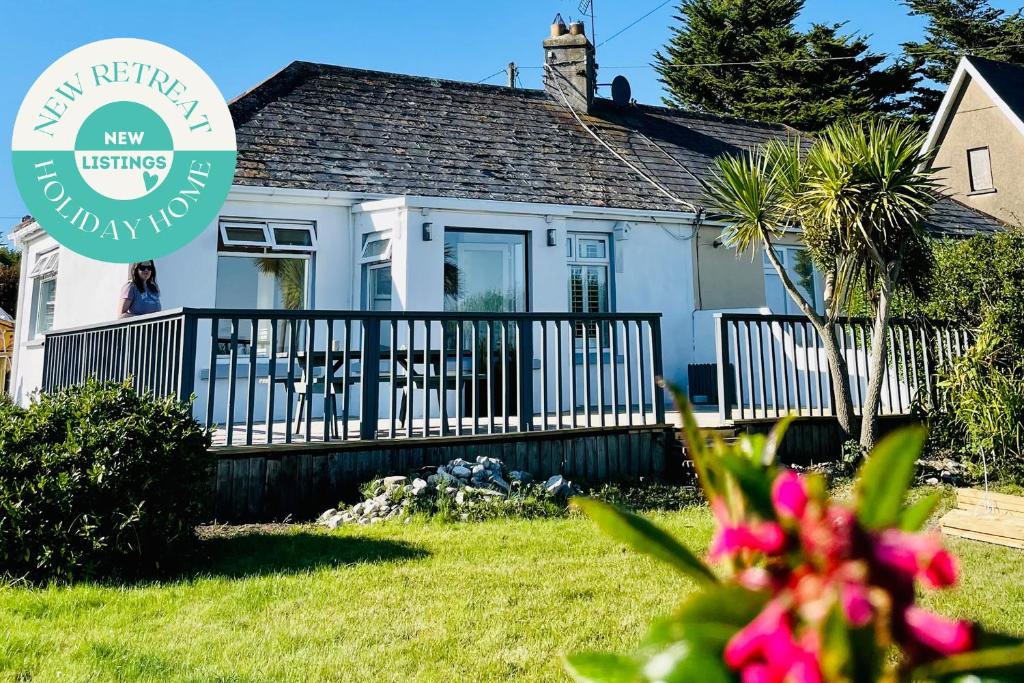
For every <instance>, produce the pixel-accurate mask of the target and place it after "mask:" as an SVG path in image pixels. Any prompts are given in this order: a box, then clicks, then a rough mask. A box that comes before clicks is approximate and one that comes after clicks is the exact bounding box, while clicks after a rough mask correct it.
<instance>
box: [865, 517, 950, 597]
mask: <svg viewBox="0 0 1024 683" xmlns="http://www.w3.org/2000/svg"><path fill="white" fill-rule="evenodd" d="M874 556H875V559H876V560H877V561H878V562H879V563H880V564H883V565H885V566H886V567H888V568H889V569H893V570H895V571H898V572H901V573H903V574H906V575H908V576H912V577H916V578H918V579H920V580H921V583H922V584H924V585H925V586H927V587H928V588H946V587H947V586H952V585H954V584H956V580H957V574H958V571H957V563H956V559H955V558H954V557H953V556H952V555H951V554H950V553H949V552H948V551H946V550H945V549H944V548H943V547H942V543H941V541H940V540H939V538H937V537H936V536H932V535H925V534H910V533H907V532H905V531H900V530H899V529H886V530H885V531H883V532H881V533H880V534H878V536H877V537H876V540H875V544H874Z"/></svg>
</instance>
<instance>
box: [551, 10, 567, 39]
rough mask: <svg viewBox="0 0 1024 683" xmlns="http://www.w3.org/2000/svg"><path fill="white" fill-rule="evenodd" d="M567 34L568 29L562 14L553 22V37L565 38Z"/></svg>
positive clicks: (556, 16) (557, 15)
mask: <svg viewBox="0 0 1024 683" xmlns="http://www.w3.org/2000/svg"><path fill="white" fill-rule="evenodd" d="M567 32H568V29H566V28H565V20H563V19H562V14H561V13H558V14H556V15H555V18H554V19H552V20H551V37H552V38H557V37H558V36H564V35H565V34H566V33H567Z"/></svg>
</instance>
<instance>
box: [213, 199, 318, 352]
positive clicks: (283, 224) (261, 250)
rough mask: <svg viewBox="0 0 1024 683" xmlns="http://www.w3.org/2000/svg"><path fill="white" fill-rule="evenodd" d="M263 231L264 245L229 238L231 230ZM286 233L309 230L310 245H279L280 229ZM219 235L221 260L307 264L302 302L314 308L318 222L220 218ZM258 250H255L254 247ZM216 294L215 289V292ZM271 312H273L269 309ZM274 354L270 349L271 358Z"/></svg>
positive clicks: (218, 253)
mask: <svg viewBox="0 0 1024 683" xmlns="http://www.w3.org/2000/svg"><path fill="white" fill-rule="evenodd" d="M236 227H237V228H248V229H252V228H260V229H262V231H263V235H264V238H265V241H264V242H254V241H249V240H234V239H230V238H229V237H228V235H227V230H228V229H229V228H236ZM281 228H283V229H287V230H307V231H308V232H309V236H310V244H308V245H304V244H280V243H278V241H277V238H276V232H275V231H276V230H277V229H281ZM219 233H220V239H221V244H220V247H219V248H218V249H217V258H218V260H219V259H220V258H221V257H226V258H249V259H258V258H286V259H301V260H303V261H305V264H306V265H305V279H304V282H303V292H302V299H303V302H304V305H305V306H306V308H312V307H313V302H312V295H313V279H314V276H315V273H314V268H315V263H314V257H315V253H316V249H317V239H316V223H314V222H311V221H299V220H295V221H290V220H259V219H235V218H230V219H228V218H225V219H221V221H220V223H219ZM254 247H255V248H254ZM217 272H218V279H217V281H216V284H215V287H218V286H219V284H220V282H219V277H220V269H219V268H218V271H217ZM214 294H215V295H216V290H215V292H214ZM267 310H272V309H267ZM250 342H251V343H255V342H256V340H250ZM273 353H275V352H274V351H273V350H271V356H273ZM258 357H259V358H267V357H268V356H267V355H266V354H263V353H260V354H259V355H258ZM217 360H218V362H219V363H220V362H226V358H225V356H224V355H223V354H218V359H217Z"/></svg>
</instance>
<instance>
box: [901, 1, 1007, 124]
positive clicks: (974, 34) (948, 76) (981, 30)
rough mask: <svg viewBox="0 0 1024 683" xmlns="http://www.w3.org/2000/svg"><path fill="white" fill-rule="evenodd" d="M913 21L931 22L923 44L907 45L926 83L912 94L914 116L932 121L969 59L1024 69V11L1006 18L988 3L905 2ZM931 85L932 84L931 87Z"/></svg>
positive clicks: (907, 49) (927, 27) (905, 48)
mask: <svg viewBox="0 0 1024 683" xmlns="http://www.w3.org/2000/svg"><path fill="white" fill-rule="evenodd" d="M906 4H907V7H909V8H910V14H911V15H912V16H922V17H927V19H928V24H927V25H926V27H925V38H924V40H922V41H920V42H909V43H904V44H903V49H904V50H905V51H906V53H907V55H908V56H909V57H910V58H911V59H912V60H913V62H914V68H915V70H916V72H917V73H918V74H919V75H920V76H923V77H924V78H925V79H927V80H926V81H925V82H924V83H922V84H920V85H918V86H917V87H916V88H915V90H914V97H913V106H914V113H915V114H917V115H918V116H920V117H927V118H930V117H931V115H932V114H934V113H935V111H936V110H937V109H938V108H939V103H940V102H942V96H943V94H944V93H945V86H946V85H947V84H948V83H949V82H950V80H952V78H953V73H954V72H955V71H956V65H957V64H958V63H959V62H960V58H961V57H962V56H963V55H965V54H973V55H977V56H979V57H986V58H988V59H995V60H997V61H1002V62H1014V63H1017V64H1024V16H1022V14H1021V12H1022V10H1020V9H1018V10H1017V11H1016V12H1013V13H1010V14H1007V13H1006V12H1005V11H1004V10H1001V9H996V8H994V7H992V6H991V5H990V4H989V2H988V0H906ZM928 81H930V83H929V82H928Z"/></svg>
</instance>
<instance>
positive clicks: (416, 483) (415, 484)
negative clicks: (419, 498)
mask: <svg viewBox="0 0 1024 683" xmlns="http://www.w3.org/2000/svg"><path fill="white" fill-rule="evenodd" d="M412 488H413V490H414V491H415V490H416V489H425V488H427V482H425V481H424V480H422V479H420V478H419V477H416V478H415V479H413V480H412Z"/></svg>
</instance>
